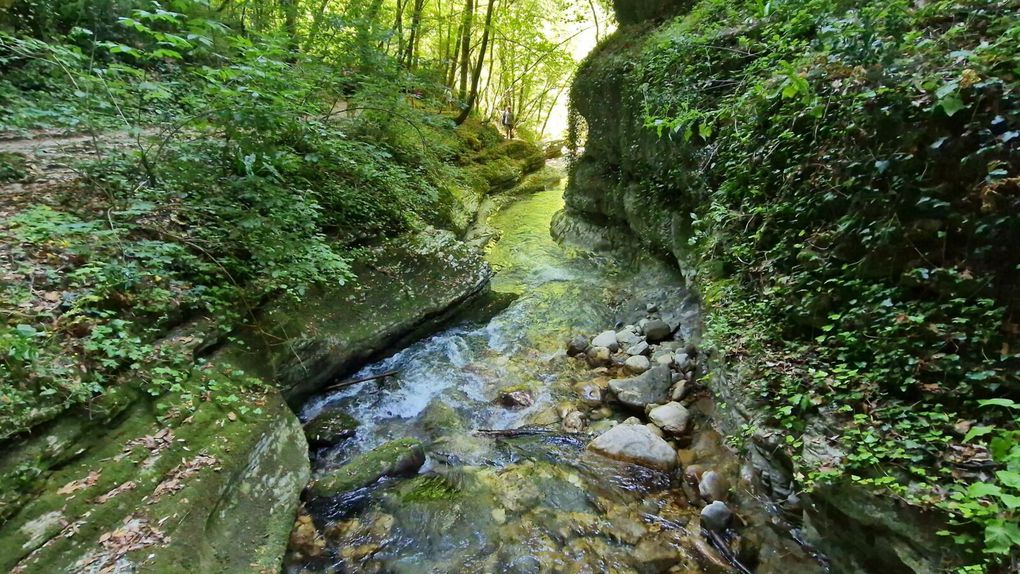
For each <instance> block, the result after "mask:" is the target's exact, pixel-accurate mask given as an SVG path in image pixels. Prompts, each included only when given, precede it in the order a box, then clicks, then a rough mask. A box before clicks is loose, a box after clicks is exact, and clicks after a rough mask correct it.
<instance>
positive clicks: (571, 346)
mask: <svg viewBox="0 0 1020 574" xmlns="http://www.w3.org/2000/svg"><path fill="white" fill-rule="evenodd" d="M586 350H588V338H587V337H585V336H584V335H577V336H575V337H574V338H572V339H570V342H569V343H567V355H570V356H571V357H576V356H577V355H580V354H581V353H583V352H585V351H586Z"/></svg>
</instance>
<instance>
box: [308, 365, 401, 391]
mask: <svg viewBox="0 0 1020 574" xmlns="http://www.w3.org/2000/svg"><path fill="white" fill-rule="evenodd" d="M399 372H400V371H396V370H393V371H386V372H385V373H379V374H377V375H369V376H367V377H358V378H356V379H347V380H346V381H341V382H339V383H337V384H335V385H330V386H328V387H326V390H327V391H335V390H337V389H343V388H345V387H350V386H353V385H357V384H360V383H367V382H368V381H375V380H377V379H385V378H386V377H392V376H393V375H396V374H397V373H399Z"/></svg>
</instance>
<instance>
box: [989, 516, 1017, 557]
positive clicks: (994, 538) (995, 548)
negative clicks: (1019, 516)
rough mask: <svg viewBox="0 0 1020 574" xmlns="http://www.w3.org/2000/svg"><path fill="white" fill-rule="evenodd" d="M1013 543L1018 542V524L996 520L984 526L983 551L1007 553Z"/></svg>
mask: <svg viewBox="0 0 1020 574" xmlns="http://www.w3.org/2000/svg"><path fill="white" fill-rule="evenodd" d="M1015 544H1020V526H1017V525H1016V524H1014V523H1011V522H1006V521H1004V520H996V521H994V522H992V523H990V524H989V525H988V526H986V527H985V552H989V553H991V554H1008V553H1009V549H1010V548H1011V547H1012V546H1013V545H1015Z"/></svg>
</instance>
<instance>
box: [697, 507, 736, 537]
mask: <svg viewBox="0 0 1020 574" xmlns="http://www.w3.org/2000/svg"><path fill="white" fill-rule="evenodd" d="M732 517H733V512H731V511H730V508H729V507H728V506H726V503H725V502H722V501H720V500H716V501H715V502H713V503H712V504H709V505H707V506H705V508H702V509H701V525H702V526H703V527H705V528H706V529H707V530H711V531H713V532H722V531H724V530H726V526H727V525H729V523H730V519H731V518H732Z"/></svg>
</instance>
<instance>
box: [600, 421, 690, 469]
mask: <svg viewBox="0 0 1020 574" xmlns="http://www.w3.org/2000/svg"><path fill="white" fill-rule="evenodd" d="M588 450H590V451H592V452H595V453H597V454H600V455H602V456H604V457H606V458H611V459H614V460H620V461H623V462H630V463H634V464H640V465H642V466H647V467H649V468H654V469H658V470H662V471H665V472H668V471H671V470H673V469H674V468H676V452H674V451H673V449H672V448H671V447H670V446H669V444H668V443H666V441H664V440H662V438H660V437H657V436H655V434H654V433H652V431H650V430H648V428H646V427H645V426H644V425H640V424H636V425H635V424H621V425H616V426H615V427H613V428H611V429H609V430H608V431H606V432H604V433H602V434H601V435H599V436H598V437H597V438H596V439H595V440H593V441H591V443H590V444H589V445H588Z"/></svg>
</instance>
